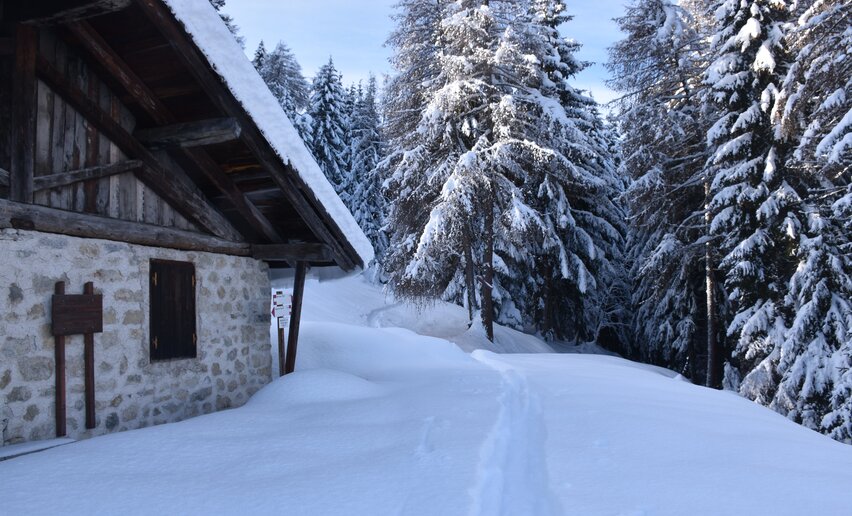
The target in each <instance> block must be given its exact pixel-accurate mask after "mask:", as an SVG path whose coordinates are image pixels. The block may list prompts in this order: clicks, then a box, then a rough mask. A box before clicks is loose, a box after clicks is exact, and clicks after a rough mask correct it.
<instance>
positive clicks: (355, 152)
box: [350, 75, 388, 260]
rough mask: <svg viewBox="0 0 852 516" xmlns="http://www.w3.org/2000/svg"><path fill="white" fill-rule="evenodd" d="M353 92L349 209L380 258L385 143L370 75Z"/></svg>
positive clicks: (384, 239) (384, 245) (383, 239)
mask: <svg viewBox="0 0 852 516" xmlns="http://www.w3.org/2000/svg"><path fill="white" fill-rule="evenodd" d="M359 92H360V93H358V94H357V95H356V102H355V106H354V109H353V114H352V119H351V123H350V127H351V134H352V169H351V172H350V177H351V178H352V180H351V183H350V184H351V188H352V191H351V193H350V199H351V202H350V208H351V210H352V214H353V215H354V216H355V220H356V221H358V225H359V226H360V227H361V229H363V230H364V233H365V234H366V235H367V237H368V238H369V239H370V241H371V242H372V243H373V248H374V249H375V250H376V256H377V257H379V258H378V259H379V260H381V257H382V255H383V254H384V251H385V249H387V246H388V240H387V235H386V234H385V231H384V221H385V214H386V211H387V207H386V201H385V198H384V194H383V193H382V185H381V183H382V182H381V177H380V175H379V171H378V165H379V162H380V161H381V160H382V159H383V156H384V153H385V149H384V147H385V145H384V141H383V138H382V134H381V128H380V126H381V117H380V116H379V111H378V106H377V95H378V85H377V83H376V78H375V77H374V76H372V75H371V76H370V78H369V80H368V81H367V88H366V89H364V90H363V91H361V88H360V87H359Z"/></svg>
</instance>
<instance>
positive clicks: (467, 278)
mask: <svg viewBox="0 0 852 516" xmlns="http://www.w3.org/2000/svg"><path fill="white" fill-rule="evenodd" d="M464 286H465V296H466V301H467V316H468V320H469V321H470V322H473V316H474V314H476V308H477V307H476V278H475V268H474V265H473V249H472V248H471V242H470V234H466V235H465V242H464Z"/></svg>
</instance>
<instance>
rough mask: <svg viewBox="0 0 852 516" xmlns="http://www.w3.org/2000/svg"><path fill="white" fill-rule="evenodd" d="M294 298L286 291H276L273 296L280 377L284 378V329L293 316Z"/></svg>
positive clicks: (273, 314)
mask: <svg viewBox="0 0 852 516" xmlns="http://www.w3.org/2000/svg"><path fill="white" fill-rule="evenodd" d="M292 309H293V296H291V295H290V294H287V293H286V292H285V291H284V290H276V291H275V294H273V296H272V316H273V317H275V319H276V321H277V323H278V324H277V325H278V375H279V376H284V371H285V364H286V358H285V349H286V343H285V341H284V328H286V327H287V324H288V322H289V321H290V316H291V315H292Z"/></svg>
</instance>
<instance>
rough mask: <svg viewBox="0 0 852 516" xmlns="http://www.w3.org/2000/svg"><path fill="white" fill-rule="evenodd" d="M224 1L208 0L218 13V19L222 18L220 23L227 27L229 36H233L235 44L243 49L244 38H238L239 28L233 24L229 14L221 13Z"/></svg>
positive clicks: (244, 44)
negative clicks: (229, 32)
mask: <svg viewBox="0 0 852 516" xmlns="http://www.w3.org/2000/svg"><path fill="white" fill-rule="evenodd" d="M225 1H226V0H210V4H211V5H213V7H214V8H215V9H216V11H218V12H219V17H220V18H222V21H223V22H225V25H227V26H228V30H230V31H231V34H233V35H234V39H235V40H236V41H237V43H239V44H240V46H241V47H245V46H246V38H244V37H242V36H240V28H239V27H238V26H237V24H236V23H234V18H233V17H232V16H231V15H230V14H226V13H223V12H222V8H224V7H225Z"/></svg>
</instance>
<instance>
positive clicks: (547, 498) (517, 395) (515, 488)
mask: <svg viewBox="0 0 852 516" xmlns="http://www.w3.org/2000/svg"><path fill="white" fill-rule="evenodd" d="M471 356H472V357H473V358H475V359H476V360H478V361H480V362H482V363H483V364H484V365H486V366H488V367H491V368H492V369H494V370H495V371H497V372H498V373H499V374H500V377H501V380H500V395H499V398H498V402H499V405H500V411H499V414H498V416H497V422H496V423H495V425H494V427H493V428H492V429H491V432H490V433H489V435H488V437H487V438H486V440H485V442H484V443H483V445H482V448H481V450H480V462H479V472H478V479H477V482H476V485H475V486H474V487H473V488H472V489H471V491H470V494H471V497H472V498H473V505H472V506H471V510H470V512H469V515H470V516H498V515H499V516H516V515H519V514H525V515H530V516H550V515H555V514H562V511H561V510H560V508H559V503H558V501H557V498H556V496H555V495H554V493H553V492H552V491H551V490H550V481H549V478H548V473H547V461H546V457H545V442H546V439H547V431H546V427H545V421H544V414H543V413H542V410H541V403H540V401H539V398H538V396H537V395H536V393H534V392H533V391H532V390H531V389H530V384H529V382H528V381H527V378H526V376H525V375H524V374H523V373H521V372H519V371H517V370H515V369H514V368H512V367H510V366H509V365H507V364H505V363H504V362H502V361H501V360H500V359H499V358H497V355H495V354H494V353H492V352H490V351H484V350H477V351H474V352H473V353H472V354H471Z"/></svg>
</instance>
